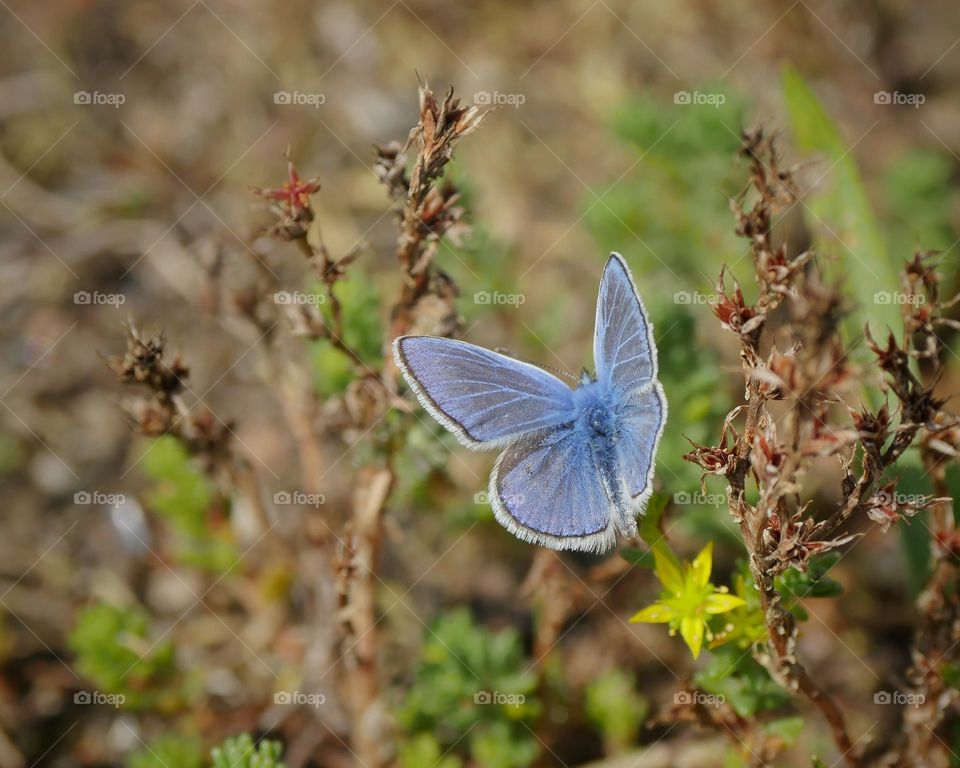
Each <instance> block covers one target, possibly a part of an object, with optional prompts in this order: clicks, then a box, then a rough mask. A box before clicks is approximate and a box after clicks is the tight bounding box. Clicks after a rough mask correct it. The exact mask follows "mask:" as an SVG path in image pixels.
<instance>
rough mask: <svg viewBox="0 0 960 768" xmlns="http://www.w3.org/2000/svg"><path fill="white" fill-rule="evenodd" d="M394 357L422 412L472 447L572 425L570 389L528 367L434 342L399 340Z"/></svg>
mask: <svg viewBox="0 0 960 768" xmlns="http://www.w3.org/2000/svg"><path fill="white" fill-rule="evenodd" d="M394 356H395V358H396V360H397V364H398V366H399V367H400V369H401V371H402V372H403V374H404V378H406V380H407V383H408V384H410V386H411V387H412V388H413V390H414V391H415V392H416V393H417V396H418V397H419V399H420V402H421V403H422V404H423V405H424V407H425V408H426V409H427V410H428V411H430V413H431V414H432V415H433V416H434V418H436V419H437V421H439V422H440V423H441V424H443V426H445V427H446V428H447V429H449V430H450V431H451V432H453V433H454V434H455V435H457V437H458V438H460V441H461V442H463V443H464V444H466V445H468V446H470V447H485V446H486V447H495V446H497V445H504V444H506V443H507V442H509V441H510V440H511V439H512V438H515V437H517V436H518V435H522V434H525V433H527V432H531V431H534V430H538V429H543V428H544V427H550V426H554V425H557V424H563V423H568V422H570V421H572V419H573V391H572V390H571V389H570V387H568V386H567V385H566V384H564V383H563V382H562V381H560V379H558V378H557V377H555V376H553V375H552V374H550V373H547V372H546V371H544V370H541V369H540V368H537V367H536V366H533V365H530V364H529V363H524V362H521V361H520V360H514V359H513V358H510V357H507V356H506V355H501V354H499V353H497V352H491V351H490V350H488V349H484V348H483V347H478V346H475V345H473V344H467V343H466V342H463V341H455V340H453V339H444V338H439V337H434V336H402V337H400V338H399V339H397V340H396V342H395V343H394Z"/></svg>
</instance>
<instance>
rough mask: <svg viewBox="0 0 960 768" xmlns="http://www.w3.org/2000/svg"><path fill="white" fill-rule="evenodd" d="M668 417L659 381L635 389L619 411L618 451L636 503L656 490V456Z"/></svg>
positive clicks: (622, 470) (628, 488)
mask: <svg viewBox="0 0 960 768" xmlns="http://www.w3.org/2000/svg"><path fill="white" fill-rule="evenodd" d="M666 421H667V398H666V395H664V393H663V387H662V386H661V385H660V382H659V381H654V382H652V383H651V384H649V385H646V386H644V387H641V388H639V389H636V390H634V391H633V392H632V393H631V394H630V395H629V396H628V397H626V398H624V399H623V401H622V403H621V405H620V407H619V409H618V411H617V428H618V436H619V439H618V440H617V452H618V454H619V459H620V467H621V472H622V475H623V480H624V482H625V483H626V486H627V492H628V493H629V494H630V496H631V498H632V499H633V500H634V503H635V504H639V505H643V504H645V503H646V500H647V499H648V498H649V496H650V493H651V492H652V490H653V460H654V458H655V457H656V455H657V444H658V443H659V442H660V435H661V434H662V433H663V426H664V424H665V423H666Z"/></svg>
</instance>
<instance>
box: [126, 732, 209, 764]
mask: <svg viewBox="0 0 960 768" xmlns="http://www.w3.org/2000/svg"><path fill="white" fill-rule="evenodd" d="M127 765H128V766H129V768H203V744H202V743H201V742H200V739H198V738H197V737H195V736H185V735H181V734H179V733H164V734H161V735H160V736H157V737H156V738H154V739H151V740H150V743H149V744H147V745H146V746H145V747H144V748H143V749H140V750H138V751H136V752H134V753H133V754H132V755H131V756H130V760H129V761H128V763H127Z"/></svg>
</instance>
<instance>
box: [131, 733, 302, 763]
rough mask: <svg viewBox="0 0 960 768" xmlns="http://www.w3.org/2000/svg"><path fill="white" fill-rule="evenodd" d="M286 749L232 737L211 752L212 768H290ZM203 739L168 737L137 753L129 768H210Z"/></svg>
mask: <svg viewBox="0 0 960 768" xmlns="http://www.w3.org/2000/svg"><path fill="white" fill-rule="evenodd" d="M282 758H283V745H281V744H280V742H279V741H270V740H269V739H263V740H261V741H259V742H254V740H253V737H252V736H250V734H248V733H241V734H240V735H238V736H230V737H229V738H227V739H226V740H225V741H224V742H223V743H222V744H220V745H218V746H216V747H214V748H213V749H212V750H211V751H210V763H209V767H210V768H286V766H285V765H284V764H283V762H282ZM207 765H208V764H207V763H206V761H205V760H204V758H203V747H202V745H201V743H200V739H198V738H196V737H194V736H185V735H182V734H178V733H165V734H162V735H160V736H157V737H156V738H155V739H153V740H151V741H150V743H149V744H147V745H146V746H145V747H144V748H143V749H141V750H138V751H137V752H134V753H133V755H131V757H130V760H129V761H128V766H129V768H206V766H207Z"/></svg>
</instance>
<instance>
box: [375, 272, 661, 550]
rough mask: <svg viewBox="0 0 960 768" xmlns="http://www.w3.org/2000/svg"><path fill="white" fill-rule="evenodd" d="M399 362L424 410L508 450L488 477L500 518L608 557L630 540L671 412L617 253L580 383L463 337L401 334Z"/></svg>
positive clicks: (561, 545) (526, 535)
mask: <svg viewBox="0 0 960 768" xmlns="http://www.w3.org/2000/svg"><path fill="white" fill-rule="evenodd" d="M393 354H394V358H395V360H396V362H397V367H398V368H399V369H400V371H401V372H402V373H403V376H404V378H405V379H406V380H407V383H408V384H409V385H410V388H411V389H412V390H413V391H414V392H415V393H416V395H417V397H418V399H419V400H420V402H421V404H422V405H423V407H424V408H425V409H426V410H427V411H428V412H429V413H430V415H432V416H433V417H434V418H435V419H436V420H437V421H439V422H440V424H442V425H443V426H444V427H446V428H447V429H448V430H450V431H451V432H452V433H453V434H454V435H456V436H457V439H458V440H459V441H460V442H461V443H463V444H464V445H465V446H467V447H468V448H471V449H473V450H481V451H482V450H493V449H500V450H501V451H502V452H501V454H500V457H499V458H498V459H497V462H496V464H495V466H494V468H493V472H491V473H490V486H489V498H490V504H491V505H492V507H493V511H494V514H495V515H496V518H497V520H498V521H499V522H500V524H501V525H503V526H504V527H505V528H506V529H507V530H508V531H510V532H511V533H512V534H514V535H515V536H517V537H519V538H521V539H523V540H524V541H529V542H532V543H534V544H540V545H542V546H545V547H550V548H552V549H576V550H584V551H591V552H603V551H605V550H607V549H609V548H610V547H612V546H613V544H614V543H615V541H616V532H617V531H619V532H620V533H621V534H623V535H624V536H633V535H634V534H636V532H637V523H636V517H637V514H638V513H641V512H642V511H643V509H644V508H645V507H646V503H647V499H649V498H650V494H651V492H652V486H653V470H654V457H655V456H656V453H657V444H658V442H659V441H660V435H661V433H662V432H663V427H664V424H665V422H666V419H667V399H666V396H665V395H664V392H663V387H662V386H661V385H660V382H659V381H658V380H657V349H656V347H655V346H654V340H653V326H652V325H651V324H650V320H649V319H648V318H647V314H646V311H645V310H644V307H643V302H642V301H641V300H640V296H639V294H638V293H637V289H636V286H635V285H634V282H633V277H632V276H631V275H630V270H629V268H628V267H627V264H626V262H625V261H624V260H623V257H622V256H620V254H618V253H612V254H610V259H609V260H608V261H607V265H606V267H605V268H604V272H603V278H602V279H601V281H600V296H599V298H598V300H597V319H596V328H595V330H594V340H593V357H594V364H595V365H596V375H595V376H590V375H589V374H588V373H587V372H586V371H584V373H583V375H582V377H581V380H580V385H579V386H578V387H577V388H576V389H571V388H570V387H568V386H567V385H566V384H565V383H564V382H562V381H561V380H560V379H558V378H557V377H555V376H553V375H552V374H550V373H548V372H547V371H544V370H542V369H540V368H537V367H536V366H534V365H530V364H529V363H525V362H522V361H520V360H515V359H513V358H510V357H507V356H505V355H501V354H499V353H497V352H491V351H490V350H487V349H484V348H482V347H478V346H475V345H473V344H468V343H466V342H464V341H456V340H453V339H445V338H439V337H435V336H401V337H399V338H398V339H397V340H396V341H395V342H394V343H393Z"/></svg>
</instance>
